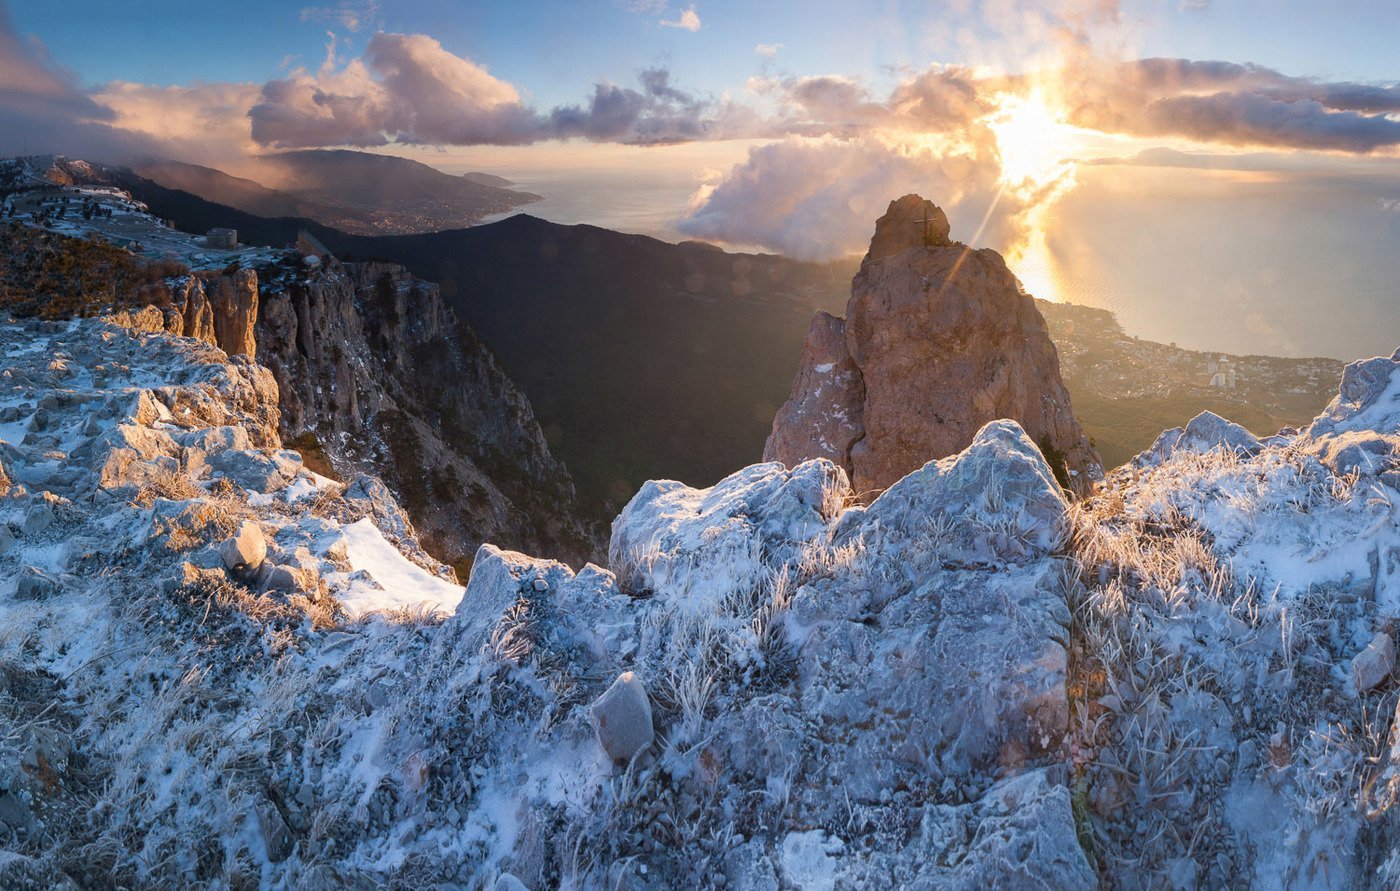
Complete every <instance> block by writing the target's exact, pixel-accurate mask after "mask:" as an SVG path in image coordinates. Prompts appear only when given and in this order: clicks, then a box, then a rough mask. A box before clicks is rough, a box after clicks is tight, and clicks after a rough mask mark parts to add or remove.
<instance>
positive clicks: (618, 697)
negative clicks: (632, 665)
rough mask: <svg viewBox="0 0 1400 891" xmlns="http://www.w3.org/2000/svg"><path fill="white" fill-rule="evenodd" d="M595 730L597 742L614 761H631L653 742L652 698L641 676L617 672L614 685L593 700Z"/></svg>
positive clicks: (628, 672)
mask: <svg viewBox="0 0 1400 891" xmlns="http://www.w3.org/2000/svg"><path fill="white" fill-rule="evenodd" d="M591 711H592V714H593V729H594V730H595V731H596V732H597V734H598V744H599V745H601V746H602V747H603V751H604V752H607V753H608V757H609V758H611V759H612V760H614V761H631V760H632V758H633V757H634V756H635V755H636V754H637V753H638V752H640V751H642V750H643V749H645V748H646V747H647V746H649V745H651V740H652V737H653V736H654V734H655V730H654V729H653V727H652V723H651V700H650V699H648V698H647V691H646V687H645V686H643V684H642V682H641V679H639V678H638V677H637V676H636V675H635V674H634V673H632V672H630V671H624V672H623V673H622V674H620V675H618V678H617V680H616V681H613V685H612V686H611V687H609V688H608V691H607V692H606V693H604V694H603V695H602V696H600V697H598V700H597V701H596V702H594V703H593V708H592V710H591Z"/></svg>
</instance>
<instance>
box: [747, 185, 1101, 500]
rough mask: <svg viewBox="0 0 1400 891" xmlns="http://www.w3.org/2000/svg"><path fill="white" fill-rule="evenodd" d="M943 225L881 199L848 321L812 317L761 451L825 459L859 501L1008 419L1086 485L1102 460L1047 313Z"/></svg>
mask: <svg viewBox="0 0 1400 891" xmlns="http://www.w3.org/2000/svg"><path fill="white" fill-rule="evenodd" d="M948 233H949V226H948V221H947V218H946V217H945V216H944V214H943V212H942V211H941V210H939V209H938V208H937V207H936V206H934V205H933V204H932V203H931V202H929V201H926V200H924V199H922V198H920V197H918V196H917V195H906V196H905V197H903V198H900V199H899V200H897V201H894V202H891V203H890V207H889V210H888V212H887V213H886V214H885V215H884V216H883V217H881V218H880V220H879V221H878V222H877V223H876V229H875V235H874V237H873V238H872V239H871V244H870V252H869V253H868V254H867V255H866V258H865V261H864V262H863V263H862V264H861V268H860V271H859V272H858V273H857V274H856V277H855V279H854V280H853V282H852V285H851V299H850V301H849V303H848V304H847V307H846V318H845V319H844V320H840V319H835V318H833V317H831V316H827V315H825V314H822V315H819V316H818V317H817V318H816V319H815V320H814V321H813V323H812V328H811V330H810V332H809V334H808V337H807V342H806V344H805V345H804V350H803V356H802V360H801V366H800V368H799V371H798V375H797V378H796V380H795V382H794V384H793V390H792V394H791V396H790V397H789V399H788V402H787V403H786V404H785V405H784V406H783V407H782V408H781V409H780V410H779V412H778V414H777V417H776V418H775V420H774V423H773V431H772V434H771V435H770V437H769V439H768V443H767V445H766V447H765V449H764V459H765V460H775V461H781V462H782V463H784V464H787V465H793V464H796V463H799V462H801V461H803V460H806V459H809V458H813V457H819V456H820V457H826V458H829V459H831V460H833V461H835V462H836V463H837V464H839V465H840V466H842V467H843V468H845V469H846V470H847V472H848V473H849V474H850V475H851V481H852V484H853V485H854V487H855V489H856V491H857V492H858V493H861V494H862V496H864V497H868V495H869V493H874V492H878V491H880V490H883V489H885V488H887V487H889V486H890V485H891V484H893V483H894V482H895V481H896V480H898V479H899V478H901V477H902V476H904V475H905V474H907V473H909V472H910V471H912V470H915V469H916V468H918V467H920V466H922V465H923V464H924V463H925V462H926V461H929V460H931V459H934V458H941V457H944V456H946V455H950V454H953V453H955V452H957V451H959V450H961V449H963V448H965V447H966V446H967V445H968V444H969V443H970V442H971V441H972V437H973V434H975V433H976V432H977V430H978V429H980V428H981V427H982V425H984V424H986V423H987V422H989V421H993V420H997V419H999V418H1009V419H1012V420H1015V421H1016V422H1017V423H1019V424H1020V425H1021V426H1022V427H1023V428H1024V429H1025V431H1026V433H1027V434H1028V435H1029V436H1030V437H1031V439H1032V440H1033V441H1034V442H1035V443H1036V445H1037V446H1038V447H1039V448H1040V449H1041V450H1042V451H1043V452H1044V453H1045V454H1046V456H1047V458H1048V459H1049V460H1050V463H1051V466H1052V468H1053V469H1054V470H1055V474H1056V477H1057V478H1058V479H1059V480H1060V483H1061V485H1063V486H1064V487H1065V488H1067V489H1071V490H1073V491H1075V492H1076V493H1078V494H1081V495H1082V494H1085V493H1087V492H1088V491H1089V489H1090V487H1091V486H1092V483H1093V481H1094V480H1095V479H1098V478H1100V477H1101V476H1102V467H1101V466H1100V464H1099V461H1098V457H1097V455H1096V454H1095V453H1094V450H1093V448H1092V446H1091V445H1090V444H1089V442H1088V439H1087V438H1086V437H1085V436H1084V433H1083V431H1082V430H1081V429H1080V427H1079V423H1078V421H1077V420H1075V418H1074V414H1073V411H1072V409H1071V406H1070V398H1069V393H1068V392H1067V391H1066V390H1065V387H1064V383H1063V382H1062V381H1061V379H1060V373H1059V364H1058V359H1057V356H1056V351H1055V345H1054V344H1053V343H1052V342H1051V340H1050V336H1049V333H1048V330H1047V328H1046V325H1045V320H1044V319H1043V318H1042V317H1041V315H1040V313H1039V311H1037V310H1036V308H1035V303H1034V300H1033V299H1032V298H1030V297H1029V296H1027V295H1026V294H1025V292H1024V291H1023V290H1022V289H1021V287H1020V285H1019V283H1018V282H1017V280H1016V277H1015V276H1014V275H1013V274H1012V273H1011V271H1010V270H1009V269H1007V267H1006V264H1005V262H1004V261H1003V260H1002V258H1001V256H1000V255H999V254H997V253H996V252H995V251H991V250H987V249H983V250H973V249H972V248H969V247H967V246H966V245H961V244H956V243H954V242H951V241H949V239H948Z"/></svg>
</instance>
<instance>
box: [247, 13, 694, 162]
mask: <svg viewBox="0 0 1400 891" xmlns="http://www.w3.org/2000/svg"><path fill="white" fill-rule="evenodd" d="M638 81H639V84H638V87H637V88H633V87H625V86H619V85H617V84H610V83H601V84H597V85H595V86H594V88H593V92H592V94H591V95H590V96H589V97H588V98H587V99H586V100H585V101H583V102H580V103H576V104H572V105H563V106H559V107H557V108H554V109H553V110H551V111H549V112H547V113H541V112H538V111H536V110H535V109H533V108H531V107H529V106H527V105H526V104H524V102H523V101H522V99H521V97H520V94H519V92H518V91H517V90H516V89H515V87H514V86H512V85H511V84H509V83H507V82H505V81H503V80H500V79H499V78H496V77H495V76H493V75H492V74H491V73H490V72H489V71H487V70H486V69H485V68H484V67H483V66H481V65H478V64H476V63H475V62H473V61H471V60H470V59H465V58H462V57H460V56H457V55H454V54H453V53H450V52H448V51H447V50H446V49H444V48H443V46H442V44H440V43H439V42H438V41H436V40H434V39H433V38H431V37H428V36H426V35H422V34H386V33H382V32H381V33H378V34H375V35H374V36H373V37H371V38H370V41H369V44H368V46H367V47H366V49H365V53H364V56H363V57H362V58H360V59H353V60H351V61H350V62H348V63H347V64H345V65H344V66H343V67H341V68H339V69H335V68H334V67H332V68H326V67H323V68H322V69H321V70H320V71H319V72H317V73H316V74H311V73H309V72H306V71H304V70H298V71H296V72H293V73H292V74H291V75H289V76H288V77H285V78H281V79H278V80H273V81H269V82H268V83H267V84H265V85H264V86H263V87H262V91H261V95H260V96H259V98H258V101H257V102H256V103H255V104H254V105H253V106H252V107H251V109H250V110H249V112H248V116H249V117H250V118H251V120H252V138H253V140H254V141H255V142H256V143H257V144H258V145H260V146H264V147H270V148H309V147H315V146H327V145H353V146H378V145H387V144H389V143H390V142H391V141H393V142H399V143H406V144H425V145H524V144H527V143H532V142H539V141H542V140H548V139H572V138H580V139H588V140H593V141H599V142H604V141H606V142H623V143H634V144H661V143H671V142H684V141H692V140H696V139H702V138H706V137H707V131H708V129H709V127H710V125H711V123H712V121H711V120H710V118H709V115H710V113H712V112H714V111H716V109H714V108H712V106H711V104H710V103H708V102H706V101H702V100H700V99H698V98H695V97H693V96H691V95H690V94H688V93H686V92H684V91H683V90H680V89H678V88H677V87H676V86H674V85H673V84H672V83H671V79H670V73H669V72H667V71H666V70H664V69H659V68H653V69H647V70H645V71H642V72H640V73H639V75H638Z"/></svg>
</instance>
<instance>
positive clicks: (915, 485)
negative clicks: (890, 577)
mask: <svg viewBox="0 0 1400 891" xmlns="http://www.w3.org/2000/svg"><path fill="white" fill-rule="evenodd" d="M1067 510H1068V505H1067V504H1066V502H1065V500H1064V496H1063V495H1062V494H1061V490H1060V487H1059V485H1058V484H1057V483H1056V481H1055V477H1054V476H1053V474H1052V472H1051V470H1050V466H1049V465H1048V464H1047V463H1046V461H1045V458H1044V457H1043V456H1042V455H1041V453H1040V450H1039V449H1037V448H1036V447H1035V444H1034V443H1032V442H1031V441H1030V438H1029V437H1028V436H1027V435H1026V433H1025V431H1023V430H1022V429H1021V428H1020V427H1019V426H1018V425H1017V424H1016V423H1015V422H1014V421H993V422H992V423H990V424H988V425H987V426H986V427H983V428H982V429H981V430H979V431H978V432H977V435H976V437H974V438H973V440H972V444H971V445H969V446H968V447H967V448H966V449H964V450H963V451H961V452H959V453H958V454H956V455H953V456H950V457H948V458H944V459H942V460H939V461H930V462H929V463H928V464H926V465H924V466H923V467H922V468H920V469H919V470H917V471H915V472H914V473H911V474H909V475H908V476H906V477H905V478H903V479H901V480H900V481H899V482H897V483H895V484H894V485H893V486H891V487H890V488H888V489H886V490H885V492H884V493H883V494H882V495H880V497H879V498H877V499H875V501H874V502H873V503H872V504H871V505H870V507H869V508H868V509H866V510H865V511H863V512H860V513H856V512H850V513H848V514H847V515H845V516H843V517H842V521H841V523H840V525H839V526H838V527H837V529H836V533H835V536H836V540H837V541H838V542H839V541H842V540H847V539H854V538H857V537H859V536H860V535H862V534H863V530H869V529H871V528H878V529H879V530H880V533H881V537H880V539H879V541H878V542H877V541H873V540H872V541H871V542H867V543H866V545H867V547H869V548H876V549H884V550H889V549H891V548H893V547H910V546H912V547H917V548H929V549H935V550H936V551H937V555H938V556H937V559H939V560H943V561H947V560H957V561H961V562H965V563H979V562H982V563H1003V562H1023V561H1025V560H1030V559H1037V558H1039V557H1044V556H1047V555H1049V554H1051V553H1053V552H1054V551H1055V550H1056V549H1058V548H1059V546H1060V544H1061V542H1062V536H1063V534H1064V519H1065V512H1066V511H1067ZM974 521H975V522H974ZM910 559H912V555H910Z"/></svg>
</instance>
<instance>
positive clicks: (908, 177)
mask: <svg viewBox="0 0 1400 891" xmlns="http://www.w3.org/2000/svg"><path fill="white" fill-rule="evenodd" d="M998 172H999V169H998V167H997V165H996V163H995V161H994V159H993V158H992V157H990V156H987V155H981V156H979V155H977V154H969V153H959V152H954V151H947V150H941V149H936V148H934V147H931V146H929V147H920V146H915V145H911V144H908V143H902V142H899V141H891V140H887V139H881V138H876V137H873V136H867V137H861V138H858V139H838V138H834V137H819V138H806V137H790V138H788V139H784V140H782V141H779V142H774V143H770V144H768V145H763V146H758V147H755V148H753V149H751V150H750V152H749V156H748V158H747V159H746V160H745V161H744V162H742V163H741V164H739V165H737V166H736V167H735V168H734V169H733V170H731V171H730V172H729V173H728V174H726V175H724V176H723V177H722V178H719V179H718V180H717V179H716V178H714V177H711V178H710V179H709V181H708V182H706V183H705V184H704V185H703V186H702V188H701V191H700V192H699V193H698V194H697V198H696V200H695V201H694V202H693V210H692V212H691V213H690V214H689V215H688V216H687V217H686V218H685V219H683V220H681V221H680V223H679V228H680V230H681V231H682V232H684V233H686V234H688V235H692V236H694V237H697V238H707V239H713V240H717V241H725V242H729V243H732V244H757V245H761V246H763V247H766V248H769V249H771V250H776V251H780V252H782V253H784V254H787V255H789V256H792V257H797V258H800V259H806V260H826V259H830V258H832V257H837V256H841V255H845V254H851V253H857V252H860V251H862V250H864V249H865V247H866V242H867V241H868V239H869V237H870V221H871V220H873V219H874V218H875V217H877V216H879V215H880V214H881V213H883V212H884V209H885V202H886V201H888V200H889V199H890V198H892V197H895V196H898V195H903V194H906V193H909V192H919V193H921V194H924V195H929V196H934V197H936V199H937V201H938V203H939V204H940V206H942V207H943V208H944V210H946V211H947V212H948V213H949V216H950V217H951V219H952V221H953V224H954V233H955V235H957V236H958V237H960V238H963V239H966V240H969V241H971V240H973V239H974V238H976V239H977V241H978V243H981V244H988V243H990V244H1000V245H1008V244H1010V243H1012V242H1014V241H1015V240H1016V239H1017V237H1018V231H1019V222H1018V219H1017V218H1018V215H1019V214H1020V213H1021V212H1023V211H1024V209H1025V207H1024V205H1023V204H1022V203H1021V202H1020V200H1019V199H1016V198H1014V197H1012V196H1003V197H1002V198H1001V200H998V198H997V194H998V191H999V189H998V184H997V176H998ZM984 218H985V223H984Z"/></svg>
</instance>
